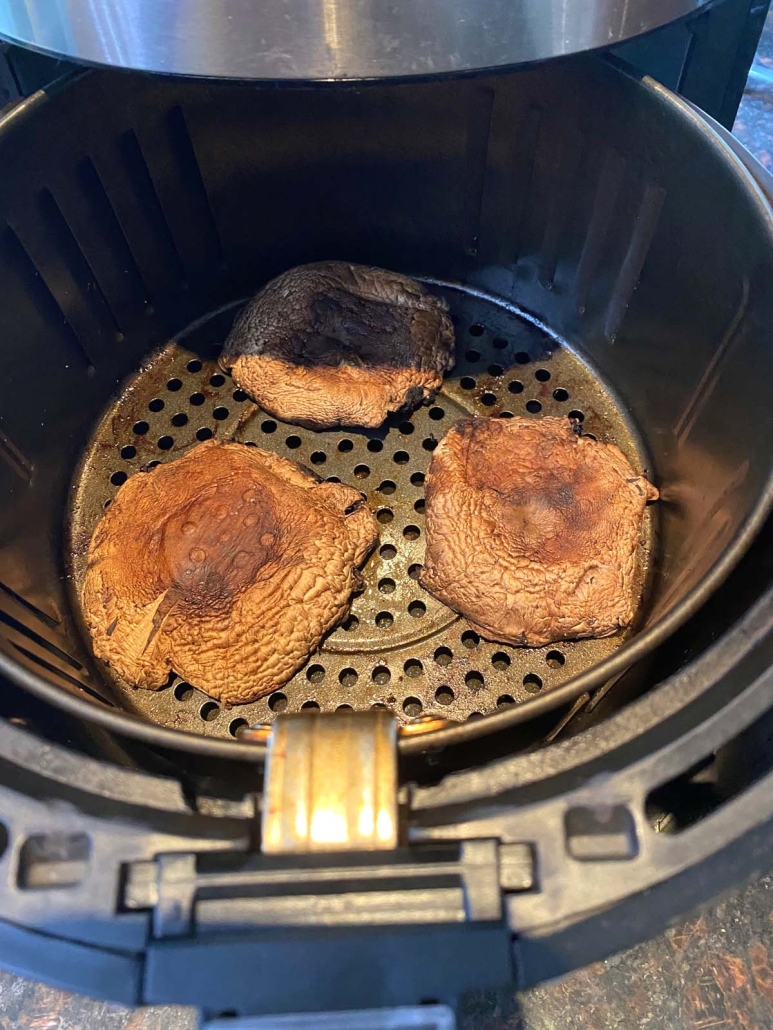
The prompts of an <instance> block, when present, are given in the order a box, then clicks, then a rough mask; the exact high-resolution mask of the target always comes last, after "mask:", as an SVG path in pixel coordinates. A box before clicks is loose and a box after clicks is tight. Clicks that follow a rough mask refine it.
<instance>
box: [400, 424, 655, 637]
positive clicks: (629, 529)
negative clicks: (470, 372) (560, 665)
mask: <svg viewBox="0 0 773 1030" xmlns="http://www.w3.org/2000/svg"><path fill="white" fill-rule="evenodd" d="M657 496H658V492H657V490H656V489H655V488H654V487H653V486H651V485H650V483H648V482H647V480H646V479H645V478H644V476H641V475H637V474H636V473H635V472H634V471H633V469H632V468H631V466H630V464H629V463H628V460H627V459H626V458H625V456H624V455H623V454H622V452H621V451H620V450H618V448H617V447H615V446H614V445H612V444H605V443H599V442H597V441H596V440H594V439H591V438H589V437H583V436H578V435H577V434H576V433H575V432H573V430H572V426H571V423H570V422H569V421H568V420H567V419H562V418H543V419H539V420H538V419H531V418H513V419H507V420H505V419H484V418H467V419H463V420H462V421H461V422H458V423H457V424H456V425H455V426H454V428H453V429H451V430H450V432H449V433H448V434H447V435H446V436H445V437H444V438H443V440H442V441H441V443H440V445H439V446H438V448H437V450H436V451H435V453H434V455H433V457H432V463H431V465H430V469H429V474H428V477H427V489H426V498H427V554H426V559H425V567H424V570H423V572H422V573H421V579H420V582H421V584H422V586H424V587H425V588H426V589H427V590H428V591H429V592H430V593H431V594H434V596H435V597H437V598H439V599H440V600H441V601H443V602H445V604H447V605H448V606H449V607H450V608H453V609H454V611H457V612H459V613H460V614H462V615H464V616H465V618H466V619H467V621H468V622H469V623H470V625H471V626H473V627H474V628H475V629H476V630H477V631H478V632H479V633H480V634H481V635H482V636H484V637H487V638H489V639H491V640H500V641H503V642H506V643H509V644H518V645H526V646H529V647H538V646H540V645H542V644H548V643H551V642H552V641H555V640H571V639H577V638H579V637H605V636H609V635H611V634H612V633H615V632H616V631H617V630H619V629H621V628H622V627H623V626H626V625H627V624H628V623H629V622H630V621H631V619H632V618H633V615H634V610H635V604H636V599H635V597H634V589H633V573H634V560H635V552H636V547H637V543H638V540H639V535H640V531H641V526H642V520H643V517H644V507H645V505H646V504H647V502H648V501H651V500H655V499H656V498H657Z"/></svg>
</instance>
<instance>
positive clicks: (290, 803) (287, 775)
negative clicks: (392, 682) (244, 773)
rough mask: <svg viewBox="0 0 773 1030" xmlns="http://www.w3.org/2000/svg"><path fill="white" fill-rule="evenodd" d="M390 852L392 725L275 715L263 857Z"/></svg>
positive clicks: (341, 715) (370, 719)
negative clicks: (277, 716)
mask: <svg viewBox="0 0 773 1030" xmlns="http://www.w3.org/2000/svg"><path fill="white" fill-rule="evenodd" d="M396 847H397V725H396V723H395V720H394V718H393V717H392V716H391V715H390V713H389V712H386V711H380V710H373V711H370V712H336V713H328V714H325V713H319V714H314V715H308V714H300V715H287V716H280V718H278V719H277V721H276V723H275V724H274V727H273V731H272V733H271V735H270V737H269V740H268V760H267V765H266V778H265V786H264V788H263V812H262V850H263V852H264V853H265V854H268V855H297V854H307V853H312V852H329V851H382V850H390V849H394V848H396Z"/></svg>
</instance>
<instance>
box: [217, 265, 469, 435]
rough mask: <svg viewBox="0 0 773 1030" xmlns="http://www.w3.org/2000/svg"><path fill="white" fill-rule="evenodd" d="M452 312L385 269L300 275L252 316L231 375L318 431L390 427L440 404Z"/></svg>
mask: <svg viewBox="0 0 773 1030" xmlns="http://www.w3.org/2000/svg"><path fill="white" fill-rule="evenodd" d="M446 312H447V305H446V303H445V301H443V300H442V299H441V298H439V297H434V296H433V295H432V294H430V293H428V292H427V291H426V290H425V289H424V287H423V286H421V285H420V284H419V283H417V282H414V280H413V279H409V278H408V277H407V276H404V275H398V274H397V273H396V272H385V271H383V270H382V269H380V268H367V267H365V266H363V265H350V264H346V263H345V262H343V261H322V262H320V263H318V264H313V265H301V266H299V267H298V268H292V269H290V271H289V272H285V273H284V274H283V275H280V276H279V277H278V278H276V279H274V280H272V281H271V282H270V283H268V285H267V286H264V287H263V289H262V290H261V291H260V293H258V295H257V296H256V297H254V298H253V300H251V301H250V303H249V304H248V305H247V306H246V308H245V309H244V311H243V312H242V313H241V315H240V316H239V318H238V320H237V322H236V324H235V325H234V328H233V330H232V331H231V334H230V336H229V337H228V339H227V341H226V344H225V347H224V349H223V354H222V356H221V359H220V363H221V365H222V366H223V367H224V368H225V369H228V370H230V371H231V372H232V374H233V377H234V379H235V380H236V382H237V383H238V384H239V386H240V387H241V388H242V389H243V390H244V391H245V392H246V393H248V394H249V395H250V396H251V397H252V398H253V399H254V400H255V401H257V403H258V404H259V405H260V406H261V407H262V408H263V409H264V410H265V411H267V412H269V414H271V415H273V416H274V417H275V418H279V419H282V420H283V421H285V422H295V423H297V424H298V425H302V426H306V427H308V428H311V429H331V428H333V427H335V426H365V427H371V428H373V427H375V426H380V425H381V423H382V422H383V421H384V419H385V418H386V417H387V415H388V414H389V413H390V412H393V411H406V412H408V411H412V410H413V409H414V408H416V407H418V405H419V404H421V403H422V401H423V400H425V399H427V398H430V397H432V396H433V395H434V393H435V391H436V390H438V389H439V387H440V384H441V383H442V381H443V373H444V372H446V371H448V370H449V369H450V368H452V367H453V363H454V356H453V351H454V329H453V326H452V324H451V320H450V318H449V317H448V315H447V313H446Z"/></svg>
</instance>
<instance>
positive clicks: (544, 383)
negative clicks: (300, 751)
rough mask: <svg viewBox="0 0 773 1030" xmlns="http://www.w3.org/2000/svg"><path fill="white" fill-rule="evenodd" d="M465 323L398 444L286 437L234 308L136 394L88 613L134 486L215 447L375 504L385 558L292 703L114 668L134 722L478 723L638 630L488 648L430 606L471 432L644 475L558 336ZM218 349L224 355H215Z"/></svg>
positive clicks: (459, 311) (90, 485) (620, 425)
mask: <svg viewBox="0 0 773 1030" xmlns="http://www.w3.org/2000/svg"><path fill="white" fill-rule="evenodd" d="M435 289H436V290H438V291H439V292H441V293H442V294H443V295H444V296H445V297H446V298H447V300H448V302H449V305H450V310H451V313H452V317H453V319H454V321H455V323H456V335H457V341H458V342H457V351H458V357H459V360H458V363H457V366H456V368H455V369H454V370H453V372H452V373H451V374H450V375H449V376H448V377H447V378H446V381H445V383H444V386H443V390H442V392H441V393H440V394H439V395H438V397H437V398H436V401H435V403H433V404H432V405H430V406H425V407H421V408H419V409H418V410H417V411H415V412H414V413H413V415H412V416H411V417H409V418H406V417H396V418H393V419H391V420H390V422H389V423H388V424H387V425H385V426H384V427H383V428H382V429H380V430H375V431H367V432H365V431H358V430H356V429H355V430H350V429H349V430H345V431H341V432H313V431H310V430H305V429H301V428H299V427H298V426H293V425H289V424H285V423H282V422H279V421H278V420H277V419H274V418H272V417H271V416H270V415H267V414H266V413H265V412H261V411H260V409H259V408H257V407H256V405H254V404H252V403H251V402H250V401H249V399H248V398H247V397H246V395H245V394H244V393H243V392H242V391H241V390H238V389H237V388H236V384H235V383H234V382H233V380H232V379H231V378H230V377H227V376H225V375H224V374H223V372H222V370H221V369H220V368H218V366H217V364H216V362H215V361H214V360H213V356H214V354H216V353H217V349H218V345H219V343H220V342H221V341H222V339H223V338H224V334H225V332H226V331H227V327H228V325H229V322H230V319H231V317H232V315H233V311H232V310H227V311H224V312H221V313H220V314H219V315H215V316H214V317H213V318H212V319H209V320H207V321H206V322H205V323H203V324H200V325H199V326H198V327H197V329H196V331H195V332H194V333H192V334H190V336H186V334H183V335H182V336H181V337H180V338H178V340H176V341H174V342H172V343H170V344H169V345H167V346H166V347H165V348H164V349H163V350H162V351H161V352H160V353H159V354H157V355H156V356H155V357H154V358H153V359H152V360H151V361H149V362H148V363H147V365H146V366H145V367H144V368H143V370H142V371H141V372H140V373H139V374H138V375H136V376H134V377H132V378H131V379H130V380H129V382H128V383H127V384H126V386H125V388H123V389H121V390H120V391H119V393H118V395H117V398H116V400H115V401H114V403H112V404H111V405H110V407H109V408H108V409H107V411H106V412H105V413H104V415H103V417H102V419H101V420H100V421H99V423H98V425H97V427H96V431H95V433H94V435H93V437H92V439H91V441H90V443H89V445H88V448H87V450H86V455H85V457H84V460H83V462H82V463H81V465H80V466H79V469H78V472H77V474H76V482H75V485H74V489H73V490H72V493H71V496H72V501H73V506H72V512H71V516H70V520H69V533H68V539H67V540H66V541H65V551H66V553H67V554H72V555H74V556H75V559H74V561H73V567H72V578H71V583H72V587H73V603H74V605H75V606H76V608H77V607H78V606H79V603H80V588H81V584H82V582H83V576H84V574H85V567H86V551H87V548H88V541H89V540H90V539H91V535H92V533H93V531H94V527H95V526H96V524H97V522H98V520H99V518H100V516H101V514H102V513H103V511H104V510H105V507H106V506H108V505H109V504H110V503H111V500H112V498H113V496H115V493H116V491H117V490H118V489H120V487H121V485H122V484H123V483H124V482H125V481H126V479H127V478H128V476H130V475H136V474H140V475H142V474H143V473H142V471H141V470H142V469H144V468H147V467H148V465H151V464H155V463H157V462H159V461H169V460H173V459H174V458H175V457H178V456H179V455H180V454H181V453H183V452H184V451H186V450H187V449H188V448H190V447H192V446H195V444H196V443H197V442H199V441H201V440H205V439H212V438H214V439H218V440H238V441H240V442H244V443H250V444H255V445H256V446H258V447H263V448H266V449H268V450H273V451H276V452H277V453H279V454H281V455H282V456H283V457H288V458H291V459H292V460H294V461H298V462H300V463H301V464H303V465H305V466H306V467H307V468H309V469H311V470H312V471H314V472H315V473H317V474H318V475H319V476H321V477H323V478H333V479H339V480H341V481H342V482H345V483H348V484H349V485H351V486H354V487H355V488H357V489H359V490H361V491H363V492H364V493H366V495H367V498H368V504H369V506H370V508H371V510H372V512H373V514H374V516H375V518H376V520H377V521H378V523H379V545H378V547H377V548H376V550H375V552H374V553H373V555H372V556H371V558H370V559H369V561H368V563H367V564H366V566H365V569H364V574H365V582H366V588H365V591H364V592H363V593H362V594H360V595H359V596H357V597H356V598H355V599H354V602H353V604H352V609H351V614H350V615H349V617H348V618H347V619H346V621H345V622H344V623H343V625H342V626H340V627H339V628H338V629H337V630H336V631H335V632H333V633H332V634H331V635H330V636H329V637H328V638H327V639H326V640H325V642H324V643H323V645H322V647H321V649H320V651H319V653H317V654H315V655H312V656H311V657H310V659H309V662H308V664H307V665H306V666H305V668H303V669H302V670H301V671H300V672H299V673H298V674H297V675H296V676H295V677H294V678H293V679H292V681H291V682H290V683H288V684H287V685H286V686H284V687H282V689H281V690H278V691H276V692H275V693H273V694H271V695H269V696H268V697H265V698H261V699H260V700H259V701H257V702H255V703H254V704H248V705H238V706H236V707H234V708H232V709H230V710H224V709H222V708H221V706H220V705H219V704H218V703H217V702H215V701H213V700H212V699H211V698H208V697H207V696H206V695H205V694H204V693H202V692H201V691H199V690H197V689H195V684H190V683H185V682H183V681H181V680H180V678H179V677H174V678H172V679H171V680H170V683H169V685H168V686H167V687H166V688H165V689H163V690H160V691H148V690H137V689H135V688H134V687H133V686H132V685H131V684H128V683H126V682H124V681H122V680H120V679H119V678H118V677H116V676H115V675H113V674H111V670H110V669H109V668H107V667H103V668H102V670H101V671H102V672H103V675H105V676H106V677H107V678H108V679H109V681H110V682H111V684H112V685H113V687H114V689H115V697H116V699H117V700H118V701H119V702H120V704H121V705H122V707H125V708H127V709H129V710H130V711H133V712H136V713H138V714H141V715H143V716H144V717H145V718H147V719H150V720H152V721H153V722H156V723H160V724H162V725H164V726H168V727H170V728H173V729H185V730H189V731H191V732H195V733H203V734H206V735H208V736H219V737H228V736H229V735H230V736H236V735H238V733H239V731H240V730H241V728H242V727H245V726H248V725H253V724H255V723H266V722H270V721H272V720H273V719H274V717H275V716H276V715H277V714H280V713H281V712H296V711H299V710H319V709H321V710H323V711H336V710H344V711H345V710H349V709H351V708H354V709H363V708H369V707H371V706H373V705H379V706H385V707H388V708H390V709H391V710H392V711H394V713H395V715H396V717H397V718H398V720H399V721H400V722H403V723H408V722H410V721H411V720H412V719H415V718H416V717H417V716H419V715H435V716H440V717H443V718H447V719H451V720H454V721H457V722H464V721H465V720H467V719H476V718H480V717H481V716H482V715H488V714H490V713H492V712H495V711H497V710H502V709H504V708H507V707H509V706H511V705H514V704H523V703H524V702H525V701H528V700H530V699H531V698H533V697H534V696H535V695H536V694H539V693H542V692H546V693H547V692H549V691H551V690H553V689H555V687H557V686H559V685H560V684H562V683H565V682H566V681H567V680H569V679H571V678H572V677H573V676H576V675H578V674H579V673H581V672H584V671H586V670H588V669H592V668H593V667H594V666H596V665H598V663H599V662H601V661H602V660H603V659H605V658H607V657H609V656H610V655H612V654H613V653H614V652H615V651H616V650H617V649H618V648H619V647H620V646H621V645H622V644H623V643H624V641H625V640H626V639H627V638H628V636H629V635H630V632H629V631H627V632H625V633H621V634H619V635H617V636H614V637H607V638H606V639H603V640H581V641H574V642H566V643H561V644H559V645H555V646H549V647H541V648H517V647H510V646H507V645H503V644H498V643H493V642H489V641H485V640H482V639H481V638H480V637H479V636H478V634H477V633H475V632H473V631H472V630H471V629H470V627H469V626H468V625H467V624H466V622H465V620H464V619H462V618H460V617H459V616H457V615H456V614H455V613H454V612H452V611H450V610H449V609H448V608H446V606H445V605H443V604H441V603H440V602H439V601H437V600H435V598H433V597H432V596H431V595H430V594H428V593H427V592H426V591H424V590H422V588H421V587H420V586H419V584H418V582H417V577H418V573H419V570H420V568H421V563H422V562H423V560H424V478H425V475H426V472H427V468H428V466H429V462H430V459H431V457H432V452H433V450H434V448H435V446H436V444H437V442H438V440H439V439H440V438H441V437H442V436H443V434H444V433H445V432H447V431H448V429H450V427H451V426H452V425H453V424H454V423H455V422H456V421H457V420H458V419H459V418H461V417H464V416H465V415H468V414H477V415H484V416H489V417H492V418H496V417H500V418H501V417H505V418H507V417H510V416H513V415H520V416H523V415H529V416H531V417H533V418H541V417H543V416H544V415H563V416H565V417H567V418H569V419H571V420H572V421H573V422H574V424H575V425H576V426H577V428H578V429H579V430H581V431H582V432H583V433H585V434H588V435H593V436H595V437H597V438H598V439H600V440H605V441H609V442H612V443H615V444H617V445H618V446H619V447H620V448H621V449H622V450H623V452H624V453H625V454H626V455H627V456H628V458H629V460H630V461H631V463H632V464H633V466H634V467H635V468H636V469H637V470H639V471H642V470H644V469H645V467H646V458H645V455H644V452H643V448H642V445H641V442H640V441H639V440H638V438H637V436H636V434H635V433H634V431H633V428H632V426H631V425H630V422H629V420H627V419H626V417H625V415H624V413H623V412H622V411H621V410H620V405H619V402H616V400H615V398H614V396H613V394H612V393H611V391H610V390H609V389H608V388H607V387H605V385H604V384H603V383H602V382H601V380H600V379H599V377H598V376H595V375H594V374H593V371H592V370H591V369H590V368H588V366H587V365H586V364H585V363H584V362H583V361H582V360H581V359H580V358H579V356H578V355H577V354H576V353H573V352H572V351H571V350H569V349H568V348H567V347H566V346H565V345H563V344H562V343H561V342H560V341H558V340H557V339H555V338H554V337H553V336H551V335H550V334H549V333H548V332H547V331H546V330H545V329H544V328H542V327H541V326H539V325H538V324H535V323H534V322H533V320H527V319H526V318H525V317H524V316H523V315H522V314H520V313H519V312H517V311H513V310H508V309H507V308H506V307H504V306H503V305H502V304H497V303H495V302H494V301H492V300H489V299H487V298H485V297H481V296H476V295H475V294H474V293H470V292H467V291H465V290H461V289H453V288H439V287H435ZM208 344H211V345H212V346H211V347H208V346H207V345H208ZM655 515H656V508H654V507H649V508H647V509H646V516H645V523H644V526H643V530H642V537H641V544H640V547H639V550H638V555H637V558H638V561H637V571H636V580H635V590H636V592H637V593H638V594H641V593H642V591H643V589H644V586H645V581H646V578H647V571H648V569H649V568H650V567H651V558H650V556H651V552H652V547H653V525H654V522H655Z"/></svg>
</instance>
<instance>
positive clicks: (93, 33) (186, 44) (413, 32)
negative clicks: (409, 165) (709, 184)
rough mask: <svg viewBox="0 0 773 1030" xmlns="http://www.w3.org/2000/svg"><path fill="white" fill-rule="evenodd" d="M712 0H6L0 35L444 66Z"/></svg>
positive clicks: (311, 70)
mask: <svg viewBox="0 0 773 1030" xmlns="http://www.w3.org/2000/svg"><path fill="white" fill-rule="evenodd" d="M706 3H708V0H659V2H658V3H656V4H655V3H652V0H625V2H624V3H623V2H621V0H572V2H571V3H568V2H567V0H474V2H471V0H454V2H453V3H448V2H435V3H429V4H428V3H424V2H421V0H418V2H417V0H396V2H394V3H391V4H389V5H378V4H373V3H360V2H357V0H326V2H325V3H324V4H322V5H320V4H318V3H315V2H314V0H291V2H290V3H287V2H283V3H279V2H278V0H264V2H263V3H260V4H246V3H243V2H242V0H219V2H218V3H216V4H215V3H210V2H208V0H200V2H198V3H187V4H184V5H180V4H177V3H175V2H174V0H109V2H108V3H107V4H102V5H100V6H99V7H94V5H92V4H90V3H88V2H86V0H76V2H74V3H72V2H71V3H69V4H67V5H56V6H54V7H53V8H52V7H51V5H50V4H47V3H45V2H44V0H34V2H32V3H31V2H30V0H2V3H0V36H2V37H3V38H4V39H7V40H12V41H14V42H16V43H20V44H21V45H23V46H30V47H33V48H34V49H35V50H40V51H43V52H45V53H50V54H56V55H59V56H65V57H69V58H72V59H73V60H75V61H83V62H86V63H88V64H100V65H110V66H112V67H118V68H134V69H137V70H139V71H150V72H164V73H172V74H177V75H198V76H203V77H213V78H229V79H267V80H278V79H285V80H287V79H291V80H307V81H308V80H314V79H319V80H325V79H374V78H375V79H379V78H398V77H408V78H415V77H417V76H435V75H440V74H442V73H444V72H460V71H471V70H474V69H479V68H495V67H502V66H507V65H515V64H522V63H526V62H530V61H541V60H545V59H546V58H549V57H558V56H562V55H568V54H576V53H579V52H580V51H584V50H592V49H593V48H595V47H608V46H613V45H614V44H615V43H620V42H622V41H623V40H626V39H630V38H631V37H632V36H636V35H639V34H640V33H643V32H649V31H651V30H652V29H656V28H659V27H660V26H662V25H667V24H668V23H669V22H671V21H673V20H674V19H676V18H680V17H682V16H684V15H687V14H691V13H692V12H693V11H697V10H699V9H700V8H702V7H703V6H704V5H705V4H706Z"/></svg>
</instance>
